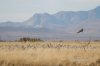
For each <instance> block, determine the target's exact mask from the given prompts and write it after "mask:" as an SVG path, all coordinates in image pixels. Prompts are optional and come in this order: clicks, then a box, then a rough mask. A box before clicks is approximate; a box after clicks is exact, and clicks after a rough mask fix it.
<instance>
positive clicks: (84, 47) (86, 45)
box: [77, 28, 90, 51]
mask: <svg viewBox="0 0 100 66" xmlns="http://www.w3.org/2000/svg"><path fill="white" fill-rule="evenodd" d="M83 31H84V29H83V28H81V29H80V30H79V31H78V32H77V33H81V32H83ZM89 45H90V41H89V42H88V43H87V44H85V45H83V46H82V47H83V49H84V51H86V47H88V46H89Z"/></svg>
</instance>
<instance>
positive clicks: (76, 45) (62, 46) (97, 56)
mask: <svg viewBox="0 0 100 66" xmlns="http://www.w3.org/2000/svg"><path fill="white" fill-rule="evenodd" d="M0 66H100V42H93V41H92V42H78V41H64V42H49V41H47V42H0Z"/></svg>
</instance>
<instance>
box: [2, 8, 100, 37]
mask: <svg viewBox="0 0 100 66" xmlns="http://www.w3.org/2000/svg"><path fill="white" fill-rule="evenodd" d="M99 25H100V6H98V7H96V8H95V9H92V10H89V11H77V12H74V11H61V12H57V13H55V14H48V13H42V14H34V15H33V16H32V17H31V18H29V19H28V20H26V21H24V22H11V21H7V22H2V23H0V33H2V32H6V34H5V33H4V34H1V35H0V36H2V35H3V36H2V37H6V38H8V37H7V36H12V35H11V34H12V32H13V33H15V32H16V31H18V32H16V34H17V33H18V34H19V35H17V37H20V36H21V35H22V34H23V35H22V36H26V33H28V34H27V37H28V36H29V37H32V36H30V35H33V37H34V36H35V37H42V38H45V37H46V38H49V37H51V36H52V35H54V36H52V37H51V38H53V37H54V38H57V36H56V34H58V35H60V36H58V37H59V38H63V37H64V36H66V37H68V36H71V37H75V36H74V35H76V32H77V31H78V30H79V29H81V28H84V29H85V31H84V32H83V33H82V34H80V36H79V37H87V35H89V36H91V35H92V36H94V37H97V36H99V34H100V27H99ZM7 32H9V33H11V34H7ZM34 33H35V34H34ZM43 33H44V34H43ZM69 34H70V35H69ZM37 35H38V36H37ZM49 35H50V36H49ZM76 37H77V36H76ZM12 38H16V36H14V35H13V36H12ZM64 38H65V37H64Z"/></svg>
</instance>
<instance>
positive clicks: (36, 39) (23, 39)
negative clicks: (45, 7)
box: [17, 37, 43, 42]
mask: <svg viewBox="0 0 100 66" xmlns="http://www.w3.org/2000/svg"><path fill="white" fill-rule="evenodd" d="M17 41H21V42H27V41H29V42H36V41H43V40H42V39H40V38H29V37H23V38H20V39H18V40H17Z"/></svg>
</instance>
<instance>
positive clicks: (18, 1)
mask: <svg viewBox="0 0 100 66" xmlns="http://www.w3.org/2000/svg"><path fill="white" fill-rule="evenodd" d="M97 6H100V0H0V22H2V21H24V20H27V19H28V18H30V17H31V16H32V15H33V14H35V13H45V12H47V13H50V14H54V13H56V12H58V11H80V10H81V11H82V10H90V9H93V8H95V7H97Z"/></svg>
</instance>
